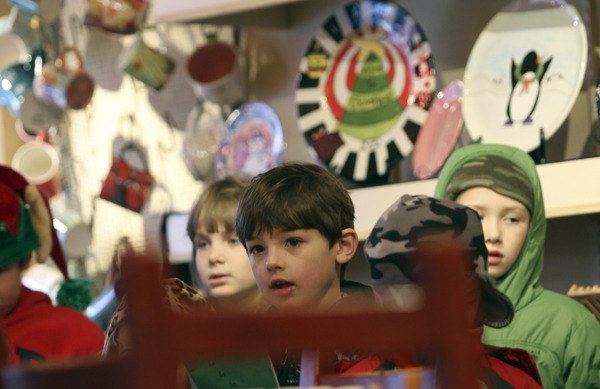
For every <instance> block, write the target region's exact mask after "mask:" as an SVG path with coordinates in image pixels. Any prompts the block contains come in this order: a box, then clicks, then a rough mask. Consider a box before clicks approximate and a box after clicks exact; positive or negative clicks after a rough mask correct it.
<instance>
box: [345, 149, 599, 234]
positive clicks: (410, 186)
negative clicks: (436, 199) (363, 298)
mask: <svg viewBox="0 0 600 389" xmlns="http://www.w3.org/2000/svg"><path fill="white" fill-rule="evenodd" d="M537 168H538V174H539V176H540V181H541V183H542V191H543V194H544V204H545V207H546V217H547V218H556V217H563V216H575V215H583V214H589V213H598V212H600V179H599V178H600V157H593V158H584V159H577V160H572V161H564V162H556V163H549V164H546V165H538V167H537ZM436 183H437V180H436V179H431V180H423V181H411V182H405V183H400V184H391V185H384V186H376V187H372V188H363V189H355V190H352V191H350V197H352V201H353V202H354V207H355V209H356V223H355V227H356V231H357V232H358V236H359V238H360V239H361V240H364V239H366V238H367V237H368V236H369V233H370V232H371V229H372V228H373V226H374V225H375V223H376V222H377V220H378V219H379V216H381V214H382V213H383V212H384V211H385V210H386V209H387V208H388V207H389V206H390V205H392V203H393V202H394V201H396V200H397V199H398V198H399V197H400V196H402V195H403V194H405V193H409V194H424V195H428V196H432V195H433V191H434V189H435V185H436Z"/></svg>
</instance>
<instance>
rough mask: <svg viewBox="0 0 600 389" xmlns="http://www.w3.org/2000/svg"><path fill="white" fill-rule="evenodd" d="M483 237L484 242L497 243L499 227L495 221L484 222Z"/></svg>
mask: <svg viewBox="0 0 600 389" xmlns="http://www.w3.org/2000/svg"><path fill="white" fill-rule="evenodd" d="M482 224H483V235H484V238H485V241H486V242H497V241H499V240H500V227H499V226H498V222H497V221H495V220H485V221H484V222H483V223H482Z"/></svg>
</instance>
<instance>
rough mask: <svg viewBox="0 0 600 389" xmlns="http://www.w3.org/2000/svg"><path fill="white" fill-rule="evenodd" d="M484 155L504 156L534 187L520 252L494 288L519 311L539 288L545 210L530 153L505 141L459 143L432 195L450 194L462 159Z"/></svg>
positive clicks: (466, 160) (464, 161)
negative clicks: (502, 142) (531, 204)
mask: <svg viewBox="0 0 600 389" xmlns="http://www.w3.org/2000/svg"><path fill="white" fill-rule="evenodd" d="M486 155H487V156H490V155H491V156H497V157H501V158H505V159H507V160H508V161H510V162H511V163H513V164H514V165H516V166H517V167H518V168H519V169H520V170H522V171H523V173H525V175H526V176H527V178H528V179H529V181H530V183H531V186H532V188H533V197H534V203H533V210H532V215H531V219H530V222H529V230H528V232H527V236H526V237H525V241H524V243H523V247H522V248H521V253H520V254H519V257H518V258H517V260H516V261H515V264H514V265H513V266H512V268H510V270H509V271H508V272H507V273H506V274H505V275H504V276H502V277H501V278H500V279H498V280H496V282H497V284H496V286H497V288H498V289H499V290H500V291H501V292H503V293H504V294H505V295H507V296H508V297H509V298H510V300H511V301H512V303H513V305H514V306H515V311H518V310H519V309H520V308H522V307H524V306H525V305H526V304H527V303H528V302H530V301H531V300H532V299H534V298H535V297H536V296H537V295H538V294H539V293H541V292H542V288H541V287H540V285H539V278H540V275H541V273H542V268H543V262H544V261H543V258H544V241H545V236H546V213H545V210H544V198H543V195H542V188H541V184H540V180H539V176H538V173H537V170H536V167H535V164H534V162H533V160H532V159H531V157H530V156H529V155H528V154H527V153H526V152H524V151H522V150H520V149H517V148H515V147H512V146H507V145H498V144H472V145H467V146H464V147H461V148H460V149H458V150H456V151H455V152H454V153H453V154H452V155H451V156H450V158H448V160H447V161H446V163H445V165H444V167H443V168H442V171H441V172H440V174H439V177H438V181H437V184H436V187H435V191H434V196H435V197H439V198H449V195H448V192H447V189H448V184H449V183H450V180H451V179H452V177H453V176H454V174H455V173H456V172H457V171H458V170H459V169H460V168H461V167H462V166H463V165H464V164H465V163H467V162H469V161H471V160H473V159H475V158H479V157H481V156H486Z"/></svg>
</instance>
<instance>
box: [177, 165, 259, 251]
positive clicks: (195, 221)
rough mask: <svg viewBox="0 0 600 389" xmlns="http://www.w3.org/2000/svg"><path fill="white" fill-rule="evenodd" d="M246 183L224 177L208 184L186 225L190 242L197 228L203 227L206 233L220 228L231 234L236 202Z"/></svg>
mask: <svg viewBox="0 0 600 389" xmlns="http://www.w3.org/2000/svg"><path fill="white" fill-rule="evenodd" d="M247 185H248V181H245V180H240V179H237V178H235V177H225V178H223V179H221V180H217V181H213V182H212V183H210V184H209V185H208V186H207V187H206V188H205V189H204V190H203V191H202V193H201V194H200V196H199V197H198V200H196V203H195V204H194V206H193V208H192V210H191V212H190V217H189V218H188V223H187V234H188V236H189V237H190V239H191V240H192V241H194V239H195V237H196V232H197V231H198V226H199V225H203V226H204V227H205V228H206V230H207V232H210V233H213V232H217V231H218V230H219V228H220V227H224V228H225V231H228V232H233V231H235V229H234V221H235V213H236V211H237V206H238V201H239V199H240V197H241V196H242V192H243V191H244V188H245V187H246V186H247Z"/></svg>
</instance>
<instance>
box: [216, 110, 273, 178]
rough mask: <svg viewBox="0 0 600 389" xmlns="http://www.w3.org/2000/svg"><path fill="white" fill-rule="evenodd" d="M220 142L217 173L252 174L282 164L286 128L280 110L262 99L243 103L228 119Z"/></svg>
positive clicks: (217, 174) (221, 176)
mask: <svg viewBox="0 0 600 389" xmlns="http://www.w3.org/2000/svg"><path fill="white" fill-rule="evenodd" d="M225 124H226V128H227V130H226V134H225V137H224V138H223V141H222V142H221V145H220V146H219V151H218V153H217V159H216V176H217V178H223V177H225V176H226V175H230V174H231V175H235V176H237V177H241V178H250V177H253V176H255V175H257V174H260V173H263V172H265V171H267V170H269V169H271V168H273V167H275V166H277V165H279V164H281V161H282V155H283V129H282V128H281V122H280V121H279V117H278V116H277V113H276V112H275V111H274V110H273V109H272V108H271V107H270V106H268V105H267V104H265V103H261V102H254V103H247V104H242V105H241V106H240V107H239V108H238V109H236V110H234V111H233V112H232V113H231V114H230V115H229V117H228V118H227V121H226V123H225Z"/></svg>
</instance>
